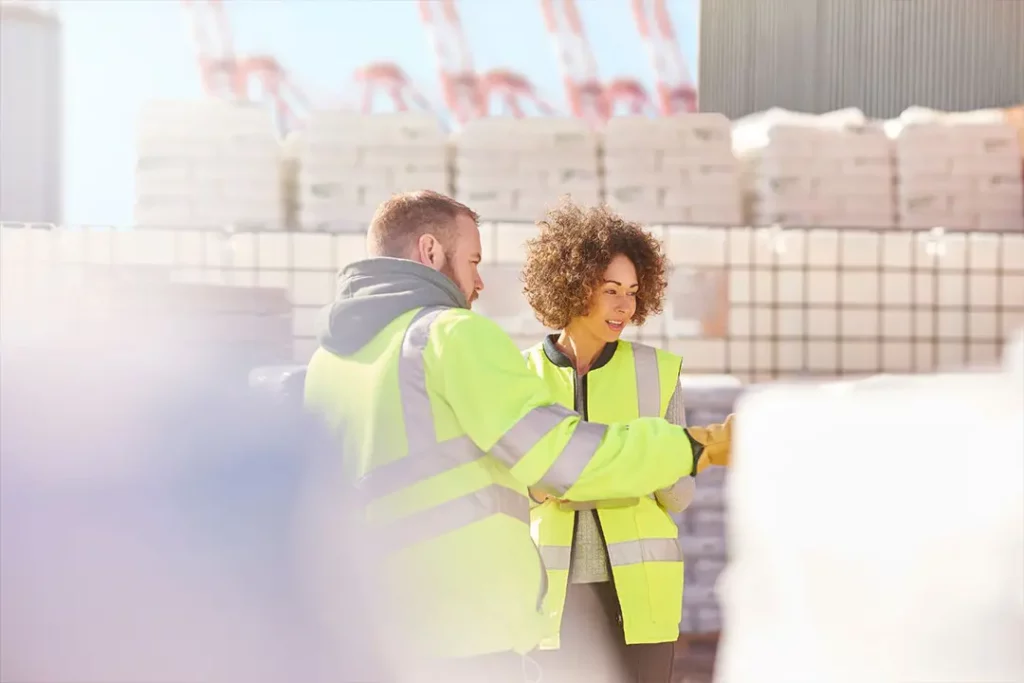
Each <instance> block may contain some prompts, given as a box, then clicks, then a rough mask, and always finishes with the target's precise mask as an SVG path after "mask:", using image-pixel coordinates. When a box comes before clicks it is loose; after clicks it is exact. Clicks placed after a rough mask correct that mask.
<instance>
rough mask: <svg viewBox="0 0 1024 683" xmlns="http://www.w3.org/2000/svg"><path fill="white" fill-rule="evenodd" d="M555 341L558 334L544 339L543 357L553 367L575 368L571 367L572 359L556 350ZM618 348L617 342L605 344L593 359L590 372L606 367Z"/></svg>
mask: <svg viewBox="0 0 1024 683" xmlns="http://www.w3.org/2000/svg"><path fill="white" fill-rule="evenodd" d="M557 340H558V334H549V335H547V336H546V337H544V344H543V347H544V355H545V356H547V359H548V360H549V361H551V362H552V363H553V364H554V365H556V366H558V367H560V368H572V367H575V366H574V365H573V362H572V359H571V358H569V356H567V355H565V354H564V353H562V351H561V350H560V349H559V348H558V345H557V344H556V343H555V342H556V341H557ZM618 347H619V342H617V341H613V342H608V343H607V344H605V345H604V348H603V349H601V353H599V354H597V358H596V359H594V364H593V365H591V366H590V370H597V369H598V368H602V367H604V366H605V365H607V364H608V361H610V360H611V359H612V356H614V355H615V349H617V348H618ZM590 370H588V372H590Z"/></svg>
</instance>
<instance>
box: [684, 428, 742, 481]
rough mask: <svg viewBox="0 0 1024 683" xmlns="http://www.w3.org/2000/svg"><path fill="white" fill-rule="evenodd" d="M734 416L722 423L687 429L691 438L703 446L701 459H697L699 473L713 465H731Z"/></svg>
mask: <svg viewBox="0 0 1024 683" xmlns="http://www.w3.org/2000/svg"><path fill="white" fill-rule="evenodd" d="M732 418H733V416H732V415H730V416H729V417H727V418H725V422H723V423H722V424H715V425H707V426H706V427H688V428H687V429H686V431H687V433H689V435H690V438H692V439H693V440H694V441H696V442H697V443H699V444H700V445H701V446H702V447H703V449H702V450H701V454H700V459H699V460H698V461H697V470H696V471H697V473H698V474H699V473H700V472H703V471H704V470H706V469H707V468H708V467H710V466H711V465H718V466H719V467H728V466H729V458H730V455H731V453H732Z"/></svg>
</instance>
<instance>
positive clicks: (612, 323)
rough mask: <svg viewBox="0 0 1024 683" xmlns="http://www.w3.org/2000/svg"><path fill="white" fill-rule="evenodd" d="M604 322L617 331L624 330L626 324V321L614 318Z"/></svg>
mask: <svg viewBox="0 0 1024 683" xmlns="http://www.w3.org/2000/svg"><path fill="white" fill-rule="evenodd" d="M604 322H605V324H606V325H608V327H610V328H611V329H612V330H614V331H615V332H622V329H623V328H624V327H625V326H626V323H620V322H616V321H614V320H605V321H604Z"/></svg>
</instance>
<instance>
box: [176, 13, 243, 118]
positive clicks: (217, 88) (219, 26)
mask: <svg viewBox="0 0 1024 683" xmlns="http://www.w3.org/2000/svg"><path fill="white" fill-rule="evenodd" d="M181 3H182V5H183V6H184V8H185V11H186V12H187V14H188V19H189V28H190V31H191V34H192V41H193V44H194V46H195V50H196V58H197V60H198V62H199V77H200V78H201V79H202V85H203V91H204V92H205V93H206V94H207V95H209V96H210V97H217V98H224V99H243V98H245V96H246V92H245V79H244V78H242V77H241V75H240V73H239V71H238V68H237V67H238V63H237V60H236V57H235V50H234V45H233V41H232V36H231V28H230V25H229V23H228V18H227V12H225V10H224V3H223V2H222V0H181Z"/></svg>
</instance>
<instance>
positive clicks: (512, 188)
mask: <svg viewBox="0 0 1024 683" xmlns="http://www.w3.org/2000/svg"><path fill="white" fill-rule="evenodd" d="M454 142H455V196H456V197H457V198H458V199H459V201H463V202H465V203H467V204H468V205H469V206H470V207H472V208H473V209H474V210H475V211H477V212H478V213H479V214H480V215H481V216H482V217H483V218H484V219H486V220H495V221H526V222H532V221H535V220H537V219H538V218H541V217H542V216H543V215H544V213H545V212H546V211H547V210H549V209H550V208H552V207H553V206H555V205H556V204H557V203H558V201H559V199H560V198H561V197H564V196H569V197H571V198H572V199H573V201H575V202H576V203H579V204H583V205H594V204H596V203H598V201H599V200H600V190H601V185H600V174H599V169H598V142H597V136H596V135H595V134H594V133H593V132H592V131H590V130H589V129H588V128H587V127H586V125H585V124H584V123H583V122H582V121H579V120H576V119H563V118H530V119H512V118H502V117H492V118H483V119H477V120H475V121H471V122H470V123H468V124H467V125H466V126H465V127H464V128H463V129H462V130H461V131H459V132H458V133H457V134H456V135H455V137H454Z"/></svg>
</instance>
